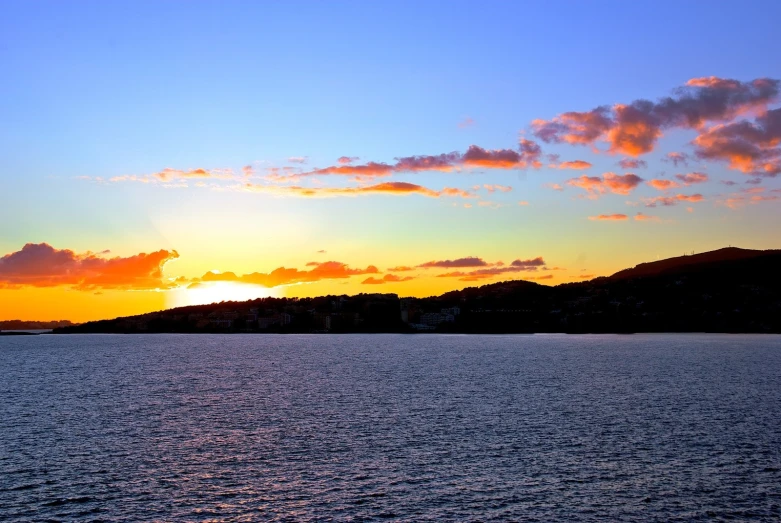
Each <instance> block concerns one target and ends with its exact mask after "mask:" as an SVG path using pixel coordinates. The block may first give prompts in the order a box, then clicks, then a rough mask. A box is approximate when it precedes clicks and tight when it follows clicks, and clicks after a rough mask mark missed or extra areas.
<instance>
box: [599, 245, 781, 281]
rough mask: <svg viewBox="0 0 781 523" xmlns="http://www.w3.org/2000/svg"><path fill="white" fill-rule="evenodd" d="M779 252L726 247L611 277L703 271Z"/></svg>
mask: <svg viewBox="0 0 781 523" xmlns="http://www.w3.org/2000/svg"><path fill="white" fill-rule="evenodd" d="M779 253H781V251H778V250H767V251H760V250H752V249H739V248H738V247H725V248H723V249H718V250H716V251H709V252H702V253H699V254H692V255H684V256H678V257H677V258H667V259H666V260H659V261H654V262H647V263H641V264H639V265H636V266H635V267H633V268H631V269H624V270H622V271H618V272H617V273H615V274H614V275H612V276H610V278H611V279H614V280H616V279H621V278H638V277H640V276H655V275H657V274H672V273H673V272H683V271H686V270H688V268H689V267H691V266H695V267H694V269H695V270H701V269H702V267H703V266H704V265H707V264H713V263H724V262H731V261H736V260H745V259H750V258H757V257H759V256H767V255H773V254H779Z"/></svg>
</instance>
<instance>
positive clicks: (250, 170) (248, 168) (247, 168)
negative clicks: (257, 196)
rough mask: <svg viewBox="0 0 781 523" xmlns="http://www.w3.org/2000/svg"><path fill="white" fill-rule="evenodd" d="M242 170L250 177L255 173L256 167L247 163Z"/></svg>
mask: <svg viewBox="0 0 781 523" xmlns="http://www.w3.org/2000/svg"><path fill="white" fill-rule="evenodd" d="M241 172H242V173H243V174H244V176H245V177H247V178H249V177H250V176H252V175H254V174H255V168H254V167H252V166H251V165H245V166H244V167H242V168H241Z"/></svg>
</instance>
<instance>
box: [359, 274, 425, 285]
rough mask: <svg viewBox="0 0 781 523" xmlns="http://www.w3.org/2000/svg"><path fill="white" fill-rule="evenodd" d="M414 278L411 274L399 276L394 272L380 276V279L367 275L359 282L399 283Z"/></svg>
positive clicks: (369, 283)
mask: <svg viewBox="0 0 781 523" xmlns="http://www.w3.org/2000/svg"><path fill="white" fill-rule="evenodd" d="M414 279H415V278H414V277H413V276H404V277H401V276H397V275H395V274H386V275H385V276H383V277H382V279H380V278H375V277H373V276H369V277H368V278H366V279H365V280H363V281H362V282H361V283H362V284H364V285H382V284H384V283H400V282H405V281H410V280H414Z"/></svg>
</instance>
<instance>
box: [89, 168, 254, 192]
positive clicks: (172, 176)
mask: <svg viewBox="0 0 781 523" xmlns="http://www.w3.org/2000/svg"><path fill="white" fill-rule="evenodd" d="M241 170H242V174H243V175H244V176H245V177H247V176H251V175H252V174H253V173H254V170H253V169H252V166H250V165H247V166H244V167H242V169H241ZM207 179H216V180H232V179H237V176H236V175H235V174H234V173H233V171H232V170H231V169H202V168H198V169H190V170H189V171H183V170H181V169H172V168H170V167H166V168H165V169H163V170H162V171H158V172H156V173H152V174H143V175H136V174H123V175H119V176H113V177H111V178H109V181H110V182H139V183H162V184H163V185H164V186H166V187H187V185H184V184H183V183H181V182H183V181H187V180H207ZM95 180H98V181H102V179H99V178H95ZM174 182H179V183H174Z"/></svg>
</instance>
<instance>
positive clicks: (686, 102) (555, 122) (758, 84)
mask: <svg viewBox="0 0 781 523" xmlns="http://www.w3.org/2000/svg"><path fill="white" fill-rule="evenodd" d="M778 94H779V81H778V80H772V79H768V78H760V79H757V80H753V81H751V82H740V81H737V80H730V79H722V78H716V77H709V78H695V79H692V80H689V81H688V82H687V83H686V85H685V86H683V87H681V88H679V89H677V90H676V91H675V96H668V97H665V98H662V99H660V100H658V101H657V102H651V101H649V100H635V101H634V102H632V103H630V104H620V103H619V104H615V105H614V106H613V107H612V108H609V107H607V106H600V107H597V108H595V109H593V110H591V111H588V112H568V113H563V114H561V115H559V116H557V117H554V118H553V119H551V120H547V121H546V120H534V121H533V122H532V123H531V127H532V130H533V132H534V134H535V136H537V137H538V138H540V139H541V140H542V141H544V142H546V143H550V142H556V143H562V142H564V143H570V144H580V145H592V144H594V143H595V142H596V141H597V140H605V141H607V142H608V144H609V145H610V149H609V150H610V152H613V153H624V154H626V155H628V156H633V157H634V156H638V155H640V154H644V153H647V152H650V151H652V150H653V149H654V147H655V146H656V142H657V140H658V139H659V137H661V136H662V131H663V130H664V129H671V128H688V129H700V128H702V127H703V125H705V124H706V123H709V122H723V121H729V120H731V119H733V118H735V117H736V116H738V115H741V114H744V113H746V112H749V111H762V110H764V109H766V108H767V106H768V104H770V103H771V102H772V101H773V100H775V99H776V98H777V96H778Z"/></svg>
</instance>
